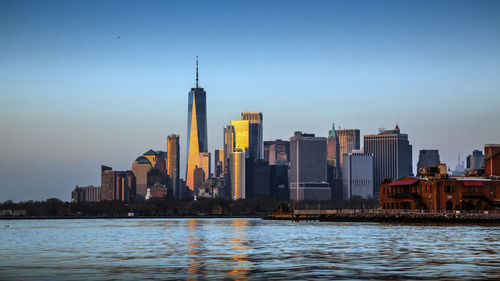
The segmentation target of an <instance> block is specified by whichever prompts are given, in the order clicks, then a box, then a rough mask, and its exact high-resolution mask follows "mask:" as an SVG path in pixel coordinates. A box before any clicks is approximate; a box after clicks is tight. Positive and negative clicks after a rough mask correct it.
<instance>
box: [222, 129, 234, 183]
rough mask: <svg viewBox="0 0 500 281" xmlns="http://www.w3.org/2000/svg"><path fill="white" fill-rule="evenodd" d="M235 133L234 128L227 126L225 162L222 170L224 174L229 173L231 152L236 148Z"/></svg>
mask: <svg viewBox="0 0 500 281" xmlns="http://www.w3.org/2000/svg"><path fill="white" fill-rule="evenodd" d="M234 137H235V131H234V127H233V126H231V125H227V126H226V127H225V128H224V161H223V162H222V170H223V171H224V173H226V174H228V173H229V166H228V165H229V158H230V157H231V152H233V151H234V148H235V139H234Z"/></svg>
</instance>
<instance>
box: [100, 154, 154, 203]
mask: <svg viewBox="0 0 500 281" xmlns="http://www.w3.org/2000/svg"><path fill="white" fill-rule="evenodd" d="M146 160H147V159H146ZM136 192H137V190H136V178H135V175H134V174H133V172H132V171H114V170H113V169H112V168H111V167H107V166H104V165H102V166H101V200H118V201H128V200H130V199H131V198H132V197H134V196H135V195H136Z"/></svg>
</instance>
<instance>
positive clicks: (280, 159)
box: [264, 139, 290, 165]
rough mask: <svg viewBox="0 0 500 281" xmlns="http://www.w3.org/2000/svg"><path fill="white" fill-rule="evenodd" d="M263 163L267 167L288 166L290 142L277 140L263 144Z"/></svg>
mask: <svg viewBox="0 0 500 281" xmlns="http://www.w3.org/2000/svg"><path fill="white" fill-rule="evenodd" d="M264 161H265V162H268V163H269V165H288V162H290V142H289V141H284V140H281V139H277V140H274V141H265V142H264Z"/></svg>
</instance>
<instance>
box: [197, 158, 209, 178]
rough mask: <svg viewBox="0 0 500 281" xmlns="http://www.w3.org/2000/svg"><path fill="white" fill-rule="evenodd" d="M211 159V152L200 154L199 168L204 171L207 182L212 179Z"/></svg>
mask: <svg viewBox="0 0 500 281" xmlns="http://www.w3.org/2000/svg"><path fill="white" fill-rule="evenodd" d="M210 158H211V157H210V152H200V166H199V168H201V169H203V172H205V180H207V179H208V178H209V177H210V170H211V167H210V166H211V165H210V164H211V162H210Z"/></svg>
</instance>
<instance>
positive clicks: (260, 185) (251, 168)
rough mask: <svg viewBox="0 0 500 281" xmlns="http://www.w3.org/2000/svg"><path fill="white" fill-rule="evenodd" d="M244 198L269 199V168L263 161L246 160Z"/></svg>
mask: <svg viewBox="0 0 500 281" xmlns="http://www.w3.org/2000/svg"><path fill="white" fill-rule="evenodd" d="M245 173H246V175H245V180H246V183H245V189H246V191H245V196H246V198H259V197H269V196H270V191H269V180H270V168H269V163H267V162H265V161H264V159H252V158H247V159H246V163H245Z"/></svg>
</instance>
